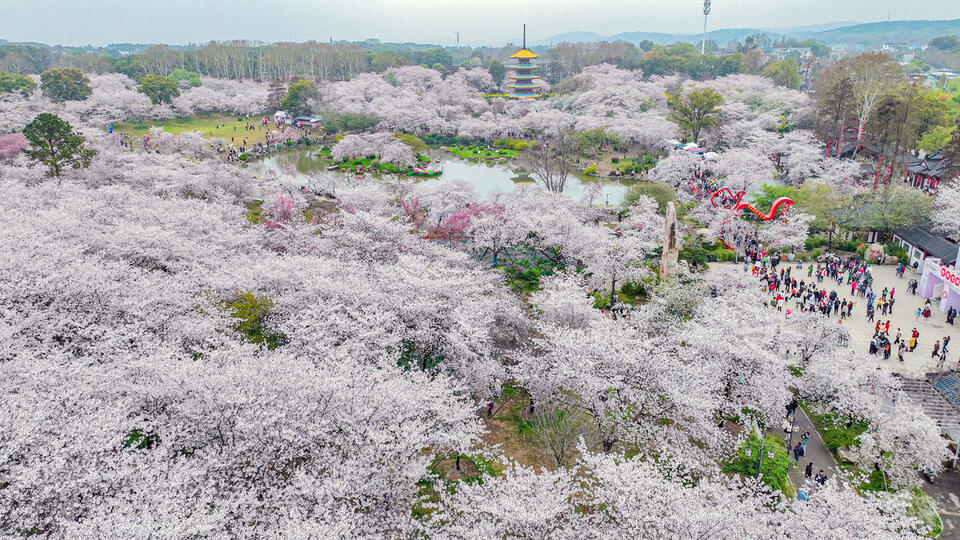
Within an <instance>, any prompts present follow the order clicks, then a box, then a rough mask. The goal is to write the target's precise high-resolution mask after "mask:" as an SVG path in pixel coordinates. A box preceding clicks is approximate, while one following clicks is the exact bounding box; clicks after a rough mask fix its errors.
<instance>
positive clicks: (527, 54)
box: [510, 49, 539, 58]
mask: <svg viewBox="0 0 960 540" xmlns="http://www.w3.org/2000/svg"><path fill="white" fill-rule="evenodd" d="M510 58H539V56H538V55H537V54H536V53H535V52H533V51H531V50H529V49H520V50H519V51H517V52H515V53H513V54H511V55H510Z"/></svg>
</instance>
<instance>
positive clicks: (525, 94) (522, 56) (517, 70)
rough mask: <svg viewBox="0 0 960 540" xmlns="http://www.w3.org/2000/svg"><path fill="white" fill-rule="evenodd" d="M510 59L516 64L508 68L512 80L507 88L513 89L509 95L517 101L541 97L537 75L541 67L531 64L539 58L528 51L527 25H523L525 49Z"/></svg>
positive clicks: (509, 77)
mask: <svg viewBox="0 0 960 540" xmlns="http://www.w3.org/2000/svg"><path fill="white" fill-rule="evenodd" d="M510 58H511V59H513V60H515V63H514V64H511V65H508V66H506V67H507V69H509V70H510V74H509V75H507V78H508V79H511V81H510V84H508V85H507V87H508V88H511V89H512V91H511V92H510V93H509V94H507V95H508V96H509V97H512V98H517V99H525V98H538V97H540V96H541V95H542V94H540V88H542V86H541V85H539V84H537V83H536V80H537V79H539V78H540V77H539V76H538V75H537V69H539V68H540V66H537V65H535V64H533V63H531V61H532V60H534V59H535V58H537V54H536V53H534V52H533V51H531V50H529V49H527V25H523V48H522V49H520V50H519V51H517V52H515V53H513V54H511V55H510Z"/></svg>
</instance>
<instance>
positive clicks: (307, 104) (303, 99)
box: [280, 81, 320, 116]
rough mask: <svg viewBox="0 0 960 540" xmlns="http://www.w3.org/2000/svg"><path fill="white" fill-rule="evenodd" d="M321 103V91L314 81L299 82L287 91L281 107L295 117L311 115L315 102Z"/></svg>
mask: <svg viewBox="0 0 960 540" xmlns="http://www.w3.org/2000/svg"><path fill="white" fill-rule="evenodd" d="M317 101H320V90H319V89H317V83H315V82H313V81H297V82H295V83H293V84H291V85H290V88H288V89H287V95H286V97H284V98H283V99H282V100H281V101H280V107H281V108H282V109H283V110H285V111H287V112H288V113H290V114H291V115H293V116H304V115H307V114H310V113H311V112H313V111H312V107H313V105H314V102H317Z"/></svg>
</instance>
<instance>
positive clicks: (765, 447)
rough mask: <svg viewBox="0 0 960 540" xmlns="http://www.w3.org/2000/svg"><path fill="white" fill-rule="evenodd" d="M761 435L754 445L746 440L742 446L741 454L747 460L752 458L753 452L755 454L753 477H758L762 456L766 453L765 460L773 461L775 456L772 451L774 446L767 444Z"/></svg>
mask: <svg viewBox="0 0 960 540" xmlns="http://www.w3.org/2000/svg"><path fill="white" fill-rule="evenodd" d="M761 435H762V434H760V435H758V440H757V442H756V443H751V442H750V441H749V440H747V441H746V442H745V443H744V445H745V447H744V449H743V453H744V454H745V455H746V456H747V457H748V458H749V457H753V452H756V453H757V470H756V473H755V474H754V476H755V477H758V476H760V466H761V465H762V464H763V454H764V452H766V454H767V459H773V458H774V457H775V456H776V453H775V452H774V451H773V449H774V447H775V444H774V443H769V444H768V443H767V441H766V439H764V438H763V437H762V436H761Z"/></svg>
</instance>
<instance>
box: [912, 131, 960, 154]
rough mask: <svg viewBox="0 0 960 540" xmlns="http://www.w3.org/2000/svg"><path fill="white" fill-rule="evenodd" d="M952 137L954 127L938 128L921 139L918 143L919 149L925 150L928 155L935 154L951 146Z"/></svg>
mask: <svg viewBox="0 0 960 540" xmlns="http://www.w3.org/2000/svg"><path fill="white" fill-rule="evenodd" d="M952 136H953V126H936V127H934V128H931V129H930V131H927V132H926V133H924V134H923V136H922V137H920V140H919V141H918V142H917V148H918V149H920V150H925V151H926V152H927V153H928V154H934V153H936V152H937V151H938V150H940V149H941V148H943V147H945V146H947V145H948V144H950V139H951V138H952Z"/></svg>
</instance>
